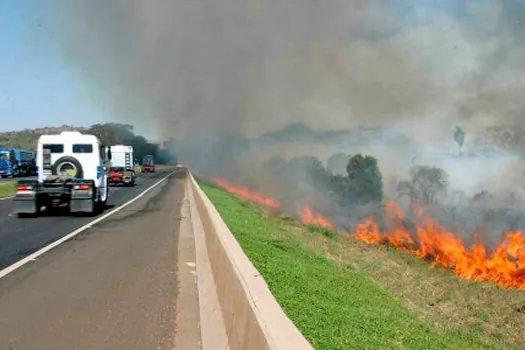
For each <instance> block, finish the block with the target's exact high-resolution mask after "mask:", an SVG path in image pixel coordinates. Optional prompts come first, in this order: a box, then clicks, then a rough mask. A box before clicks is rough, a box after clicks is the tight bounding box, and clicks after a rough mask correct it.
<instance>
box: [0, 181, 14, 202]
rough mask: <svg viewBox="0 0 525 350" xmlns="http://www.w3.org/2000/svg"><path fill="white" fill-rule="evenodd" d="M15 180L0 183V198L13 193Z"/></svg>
mask: <svg viewBox="0 0 525 350" xmlns="http://www.w3.org/2000/svg"><path fill="white" fill-rule="evenodd" d="M15 190H16V187H15V182H12V181H10V182H3V183H0V198H5V197H9V196H12V195H14V194H15Z"/></svg>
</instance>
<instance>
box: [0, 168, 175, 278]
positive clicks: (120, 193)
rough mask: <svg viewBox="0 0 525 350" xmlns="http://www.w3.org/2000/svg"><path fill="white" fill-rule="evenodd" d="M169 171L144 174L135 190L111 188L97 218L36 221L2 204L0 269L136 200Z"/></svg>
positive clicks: (51, 216) (57, 214)
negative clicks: (108, 196)
mask: <svg viewBox="0 0 525 350" xmlns="http://www.w3.org/2000/svg"><path fill="white" fill-rule="evenodd" d="M169 172H170V170H169V169H165V170H162V171H159V172H156V173H153V174H141V175H140V177H139V178H138V179H137V183H136V185H135V186H134V187H121V186H119V187H111V189H110V193H111V195H110V198H109V199H108V205H107V207H106V210H105V211H104V212H103V213H101V214H99V215H97V216H72V215H69V214H68V213H67V212H64V211H62V212H61V211H60V210H53V211H51V212H49V213H43V214H42V215H41V216H39V217H37V218H27V219H19V218H17V217H16V216H15V215H12V214H11V212H12V201H11V200H7V201H1V202H0V215H1V216H0V269H2V268H5V267H7V266H9V265H11V264H13V263H15V262H16V261H18V260H20V259H23V258H24V257H26V256H27V255H29V254H31V253H33V252H35V251H37V250H38V249H40V248H41V247H43V246H45V245H46V244H49V243H51V242H53V241H55V240H57V239H59V238H61V237H63V236H65V235H67V234H68V233H70V232H72V231H74V230H76V229H78V228H80V227H82V226H84V225H86V224H88V223H89V222H91V221H93V220H95V219H96V218H97V217H98V216H100V215H104V214H105V213H107V212H108V211H109V210H111V209H113V208H115V207H118V206H120V205H122V204H124V203H126V202H127V201H129V200H131V199H132V198H133V197H136V196H137V195H139V194H140V193H141V192H143V191H144V190H145V189H147V188H148V187H150V186H151V185H153V184H154V183H155V182H156V181H159V180H160V179H162V178H163V177H165V176H166V175H167V174H169Z"/></svg>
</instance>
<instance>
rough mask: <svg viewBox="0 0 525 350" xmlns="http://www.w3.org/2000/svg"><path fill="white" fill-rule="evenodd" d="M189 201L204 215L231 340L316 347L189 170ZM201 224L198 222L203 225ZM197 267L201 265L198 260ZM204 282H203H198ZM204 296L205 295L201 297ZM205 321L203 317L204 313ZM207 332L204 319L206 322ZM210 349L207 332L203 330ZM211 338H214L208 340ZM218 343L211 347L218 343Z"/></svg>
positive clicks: (232, 343)
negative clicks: (298, 326)
mask: <svg viewBox="0 0 525 350" xmlns="http://www.w3.org/2000/svg"><path fill="white" fill-rule="evenodd" d="M188 179H189V185H188V191H189V192H190V193H189V195H188V197H189V200H190V207H192V209H190V210H193V211H194V213H193V214H191V215H192V219H195V216H196V215H195V214H198V216H199V218H200V224H202V227H201V229H200V230H201V231H202V232H203V236H204V245H205V249H206V250H207V256H208V260H209V268H210V270H211V273H210V274H211V276H212V277H213V282H214V284H215V291H214V292H215V295H216V298H217V300H218V303H217V305H218V307H219V308H220V314H222V318H223V321H224V331H225V334H226V335H225V336H226V337H227V343H228V346H229V348H230V349H233V350H237V349H239V350H247V349H250V350H258V349H272V350H273V349H282V350H301V349H313V348H312V346H311V345H310V344H309V343H308V341H307V340H306V339H305V338H304V336H303V335H302V334H301V333H300V332H299V330H298V329H297V328H296V327H295V325H294V324H293V323H292V321H291V320H290V319H289V318H288V317H287V316H286V315H285V313H284V311H283V310H282V308H281V306H280V305H279V304H278V303H277V301H276V300H275V298H274V297H273V295H272V294H271V292H270V290H269V289H268V286H267V285H266V282H265V281H264V279H263V278H262V277H261V275H260V274H259V272H258V271H257V270H256V269H255V267H254V266H253V264H252V263H251V261H250V260H249V259H248V257H247V256H246V255H245V254H244V252H243V251H242V249H241V247H240V246H239V244H238V242H237V241H236V239H235V237H234V236H233V235H232V233H231V232H230V230H229V229H228V227H227V226H226V224H225V223H224V221H223V220H222V218H221V217H220V215H219V213H218V212H217V210H216V209H215V207H214V206H213V204H212V203H211V202H210V200H209V199H208V198H207V197H206V195H205V194H204V192H203V191H202V190H201V189H200V187H199V185H198V184H197V182H196V181H195V179H194V178H193V176H192V175H191V174H190V175H189V176H188ZM200 224H199V226H200ZM197 267H198V265H197ZM199 288H201V287H200V286H199ZM200 302H201V301H200ZM201 323H202V319H201ZM201 328H203V330H202V331H203V332H206V326H205V324H203V325H202V324H201ZM202 337H203V348H204V349H206V348H207V347H208V346H206V344H207V343H206V337H207V336H206V335H205V334H203V336H202ZM208 344H210V342H208ZM217 346H219V345H218V344H215V347H213V345H212V344H210V345H209V347H210V348H215V349H216V348H218V347H217Z"/></svg>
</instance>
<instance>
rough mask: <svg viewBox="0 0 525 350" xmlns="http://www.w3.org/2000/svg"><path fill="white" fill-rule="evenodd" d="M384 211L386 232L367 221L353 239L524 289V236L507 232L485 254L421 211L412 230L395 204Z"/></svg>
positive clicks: (474, 277) (462, 274)
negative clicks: (400, 251)
mask: <svg viewBox="0 0 525 350" xmlns="http://www.w3.org/2000/svg"><path fill="white" fill-rule="evenodd" d="M416 209H418V208H416ZM386 212H387V218H386V223H385V226H386V227H387V229H386V230H385V231H383V232H381V230H380V229H379V225H378V224H377V223H376V222H375V221H374V220H373V219H372V218H367V219H365V220H364V221H363V222H362V223H361V224H359V225H357V227H356V229H355V231H354V235H355V237H357V238H358V239H360V240H362V241H364V242H366V243H369V244H381V243H386V244H390V245H392V246H394V247H396V248H399V249H403V250H406V251H409V252H410V253H411V254H413V255H415V256H418V257H420V258H422V259H430V260H432V261H433V263H434V264H435V265H437V266H442V267H445V268H449V269H452V270H453V271H454V273H455V274H456V275H458V276H460V277H463V278H465V279H469V280H476V281H491V282H495V283H497V284H498V285H499V286H501V287H509V288H519V289H523V290H525V237H524V236H523V235H522V233H521V232H518V231H509V232H506V233H505V234H504V238H503V240H502V242H501V243H500V244H499V245H498V246H497V247H496V248H495V249H494V250H492V251H491V252H488V251H487V249H486V248H485V246H484V245H483V244H481V243H479V242H475V243H473V244H472V245H470V246H467V245H466V244H465V243H464V242H463V240H462V239H461V238H460V237H459V236H458V235H456V234H454V233H453V232H451V231H449V230H447V229H446V228H443V227H441V226H440V225H438V223H437V222H436V221H435V220H433V219H432V218H429V217H427V216H426V215H425V213H424V211H423V210H415V212H416V218H415V220H413V222H412V225H413V227H412V228H409V227H407V226H408V225H407V224H406V223H405V220H404V219H405V216H404V214H403V211H402V210H401V208H399V207H398V206H397V205H396V204H395V203H393V202H389V203H387V205H386Z"/></svg>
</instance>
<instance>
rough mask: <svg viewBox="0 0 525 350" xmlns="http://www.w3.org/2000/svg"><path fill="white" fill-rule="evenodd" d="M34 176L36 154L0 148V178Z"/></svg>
mask: <svg viewBox="0 0 525 350" xmlns="http://www.w3.org/2000/svg"><path fill="white" fill-rule="evenodd" d="M34 175H36V152H32V151H24V150H21V149H9V148H6V147H0V176H1V177H20V176H34Z"/></svg>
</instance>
